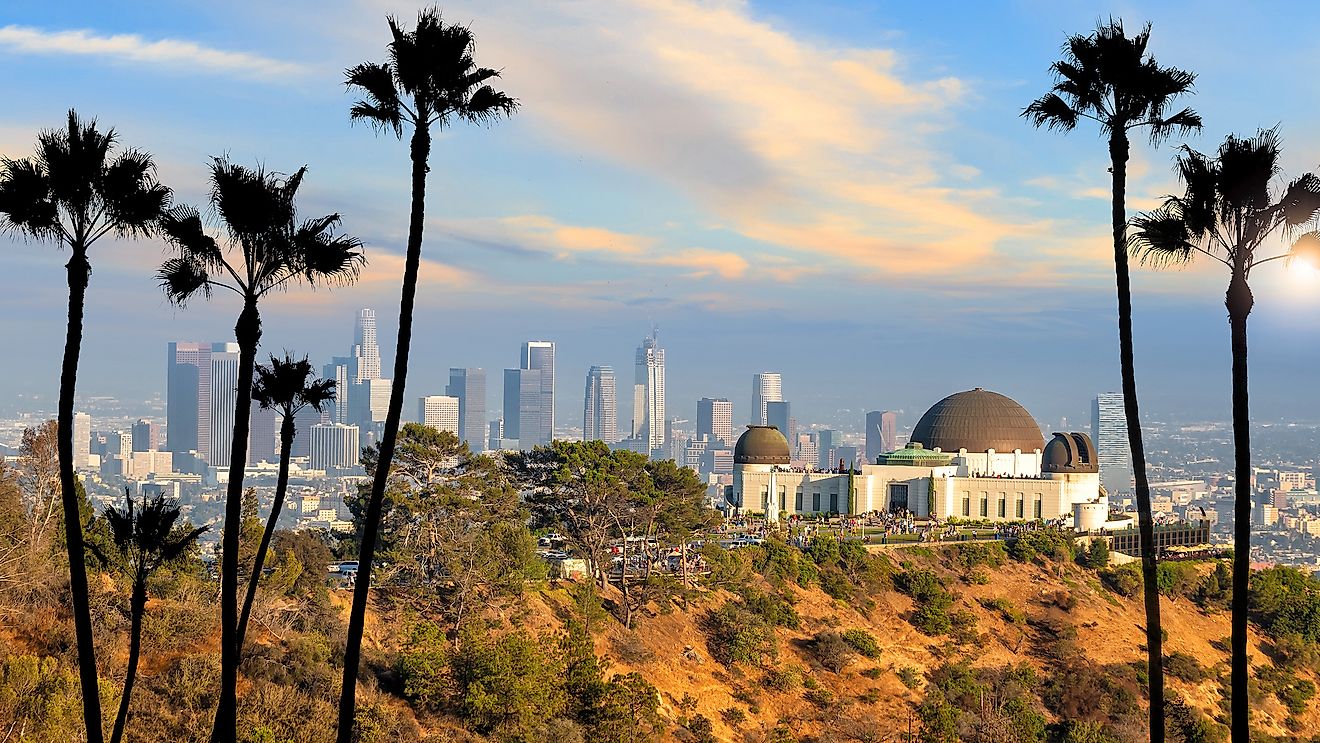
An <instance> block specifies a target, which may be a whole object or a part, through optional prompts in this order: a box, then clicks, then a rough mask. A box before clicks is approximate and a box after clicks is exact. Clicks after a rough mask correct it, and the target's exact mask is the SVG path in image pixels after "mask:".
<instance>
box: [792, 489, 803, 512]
mask: <svg viewBox="0 0 1320 743" xmlns="http://www.w3.org/2000/svg"><path fill="white" fill-rule="evenodd" d="M793 510H794V511H801V510H802V490H801V488H799V489H798V491H797V495H796V496H795V497H794V498H793Z"/></svg>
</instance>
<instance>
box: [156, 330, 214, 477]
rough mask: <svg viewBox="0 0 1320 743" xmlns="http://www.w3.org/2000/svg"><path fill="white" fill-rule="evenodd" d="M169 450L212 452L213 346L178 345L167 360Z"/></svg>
mask: <svg viewBox="0 0 1320 743" xmlns="http://www.w3.org/2000/svg"><path fill="white" fill-rule="evenodd" d="M165 379H166V382H165V385H166V386H165V448H166V449H168V450H170V451H172V452H174V453H175V454H176V455H183V454H187V453H188V452H190V451H195V452H197V453H198V455H200V456H202V457H205V456H206V455H207V453H208V452H210V450H211V344H209V343H190V342H187V341H176V342H171V343H170V344H169V351H168V353H167V354H166V359H165Z"/></svg>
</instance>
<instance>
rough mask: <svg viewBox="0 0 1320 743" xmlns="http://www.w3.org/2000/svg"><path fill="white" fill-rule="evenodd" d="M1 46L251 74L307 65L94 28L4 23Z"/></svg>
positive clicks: (287, 72) (292, 72)
mask: <svg viewBox="0 0 1320 743" xmlns="http://www.w3.org/2000/svg"><path fill="white" fill-rule="evenodd" d="M0 49H5V50H8V51H10V52H14V53H19V54H54V55H79V56H97V57H107V58H110V59H118V60H123V61H127V62H143V63H150V64H156V65H169V68H170V69H179V68H189V69H196V70H202V71H206V72H219V73H232V74H235V75H239V76H241V77H246V78H256V79H278V78H288V77H290V76H300V75H302V74H304V73H305V72H306V70H305V68H304V67H303V66H302V65H299V64H295V63H292V62H284V61H280V60H277V59H271V58H269V57H263V56H260V55H256V54H249V53H247V52H231V51H225V50H221V49H212V48H210V47H205V46H202V45H200V44H197V43H195V42H191V41H184V40H179V39H159V40H155V41H150V40H147V39H144V38H142V37H141V36H138V35H137V34H115V35H112V36H104V35H100V34H97V33H96V32H94V31H90V30H70V31H46V30H42V29H38V28H32V27H30V26H15V25H9V26H3V27H0Z"/></svg>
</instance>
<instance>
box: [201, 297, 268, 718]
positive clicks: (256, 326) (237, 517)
mask: <svg viewBox="0 0 1320 743" xmlns="http://www.w3.org/2000/svg"><path fill="white" fill-rule="evenodd" d="M234 338H235V340H237V341H238V395H237V402H236V403H235V405H234V441H233V444H232V445H231V446H230V449H229V487H228V488H227V490H226V491H225V531H224V537H223V542H222V554H221V558H222V563H221V566H220V701H219V703H218V704H217V705H216V710H215V727H214V728H212V732H211V740H212V741H213V743H234V742H235V740H236V738H237V736H238V730H237V725H238V720H237V717H238V642H237V639H238V637H237V634H238V549H239V547H238V535H239V534H240V533H241V532H242V531H243V470H244V469H245V468H246V467H247V450H248V433H249V429H250V428H251V421H250V420H249V419H248V417H249V416H250V415H252V374H253V368H254V367H255V366H256V363H257V344H258V343H260V342H261V316H260V315H259V314H258V313H257V300H256V298H255V297H249V298H248V299H246V300H245V301H244V304H243V311H242V313H240V314H239V316H238V323H237V324H235V326H234Z"/></svg>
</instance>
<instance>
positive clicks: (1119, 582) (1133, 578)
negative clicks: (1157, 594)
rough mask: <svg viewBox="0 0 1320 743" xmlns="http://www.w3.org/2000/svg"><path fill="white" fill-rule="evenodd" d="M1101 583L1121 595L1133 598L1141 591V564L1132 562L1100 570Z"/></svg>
mask: <svg viewBox="0 0 1320 743" xmlns="http://www.w3.org/2000/svg"><path fill="white" fill-rule="evenodd" d="M1099 574H1100V583H1101V584H1102V585H1104V587H1105V588H1108V589H1109V590H1111V591H1113V592H1114V593H1116V594H1118V595H1119V596H1123V597H1125V598H1132V597H1133V596H1136V595H1138V594H1140V593H1141V585H1142V580H1141V565H1140V564H1138V563H1135V562H1130V563H1128V564H1126V565H1118V566H1115V567H1112V568H1102V569H1101V570H1100V573H1099Z"/></svg>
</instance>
